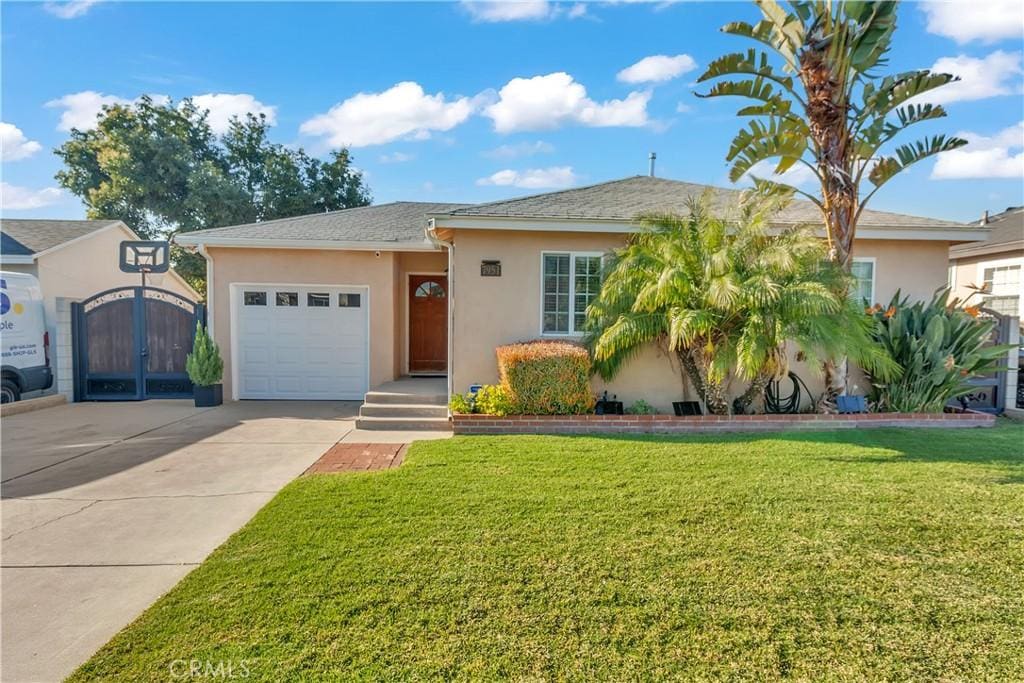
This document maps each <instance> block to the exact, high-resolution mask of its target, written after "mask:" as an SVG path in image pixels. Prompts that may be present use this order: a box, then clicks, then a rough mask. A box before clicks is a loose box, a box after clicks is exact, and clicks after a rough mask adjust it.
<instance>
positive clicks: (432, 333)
mask: <svg viewBox="0 0 1024 683" xmlns="http://www.w3.org/2000/svg"><path fill="white" fill-rule="evenodd" d="M447 370H448V278H447V276H444V275H410V276H409V372H446V371H447Z"/></svg>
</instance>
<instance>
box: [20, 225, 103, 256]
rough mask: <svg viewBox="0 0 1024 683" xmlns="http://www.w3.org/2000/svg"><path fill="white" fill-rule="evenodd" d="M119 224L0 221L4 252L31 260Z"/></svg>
mask: <svg viewBox="0 0 1024 683" xmlns="http://www.w3.org/2000/svg"><path fill="white" fill-rule="evenodd" d="M117 222H118V221H113V220H100V221H61V220H34V219H21V218H17V219H10V218H4V219H2V220H0V233H2V234H3V241H2V243H0V249H2V250H3V253H5V254H8V255H12V256H13V255H19V256H28V255H30V254H38V253H39V252H41V251H46V250H47V249H52V248H53V247H56V246H58V245H61V244H64V243H65V242H70V241H71V240H73V239H77V238H79V237H82V236H83V235H88V234H89V233H91V232H96V231H97V230H101V229H103V228H106V227H108V226H110V225H112V224H114V223H117Z"/></svg>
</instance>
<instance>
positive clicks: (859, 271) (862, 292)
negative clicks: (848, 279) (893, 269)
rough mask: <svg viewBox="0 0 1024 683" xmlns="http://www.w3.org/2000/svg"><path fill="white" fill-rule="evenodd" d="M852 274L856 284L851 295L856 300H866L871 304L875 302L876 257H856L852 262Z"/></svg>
mask: <svg viewBox="0 0 1024 683" xmlns="http://www.w3.org/2000/svg"><path fill="white" fill-rule="evenodd" d="M850 274H851V275H853V279H854V285H853V289H852V290H851V291H850V296H852V297H853V298H854V300H855V301H857V302H861V301H866V302H868V304H869V305H871V304H874V303H875V259H874V258H873V257H872V258H855V259H853V263H851V264H850Z"/></svg>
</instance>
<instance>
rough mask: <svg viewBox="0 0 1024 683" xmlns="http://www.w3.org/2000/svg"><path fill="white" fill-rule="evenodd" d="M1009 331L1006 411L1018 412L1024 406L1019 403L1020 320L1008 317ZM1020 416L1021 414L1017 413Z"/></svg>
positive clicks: (1004, 403)
mask: <svg viewBox="0 0 1024 683" xmlns="http://www.w3.org/2000/svg"><path fill="white" fill-rule="evenodd" d="M1005 322H1006V324H1007V326H1008V327H1009V329H1008V330H1007V334H1006V341H1005V342H1004V343H1006V344H1012V345H1013V348H1012V349H1010V350H1009V352H1008V353H1009V355H1008V357H1007V359H1006V375H1005V377H1006V380H1005V384H1006V389H1005V391H1003V405H1002V408H1003V410H1004V411H1016V410H1018V409H1020V408H1022V407H1024V406H1020V405H1018V403H1017V392H1018V391H1019V387H1018V383H1019V381H1020V341H1021V340H1020V318H1017V317H1012V318H1011V317H1008V318H1006V320H1005ZM1017 414H1019V413H1017Z"/></svg>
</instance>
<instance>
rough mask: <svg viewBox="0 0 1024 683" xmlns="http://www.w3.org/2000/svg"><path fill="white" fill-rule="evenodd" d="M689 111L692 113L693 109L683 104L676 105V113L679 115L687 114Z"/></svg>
mask: <svg viewBox="0 0 1024 683" xmlns="http://www.w3.org/2000/svg"><path fill="white" fill-rule="evenodd" d="M691 111H693V107H692V106H690V105H689V104H686V103H685V102H679V103H678V104H676V112H677V113H679V114H689V113H690V112H691Z"/></svg>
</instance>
